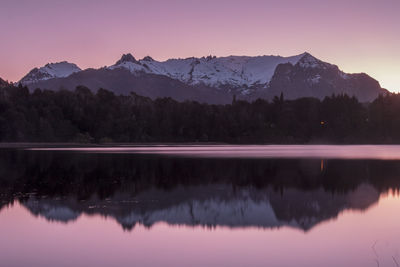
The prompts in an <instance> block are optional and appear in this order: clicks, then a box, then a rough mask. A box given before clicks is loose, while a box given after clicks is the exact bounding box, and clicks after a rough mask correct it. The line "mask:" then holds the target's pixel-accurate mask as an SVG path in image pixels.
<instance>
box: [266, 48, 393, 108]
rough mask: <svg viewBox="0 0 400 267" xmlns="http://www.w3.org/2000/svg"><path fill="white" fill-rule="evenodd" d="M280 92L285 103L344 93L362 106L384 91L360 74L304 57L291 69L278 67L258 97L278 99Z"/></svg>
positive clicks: (285, 65)
mask: <svg viewBox="0 0 400 267" xmlns="http://www.w3.org/2000/svg"><path fill="white" fill-rule="evenodd" d="M281 92H282V93H283V94H284V96H285V98H287V99H296V98H299V97H317V98H320V99H322V98H324V97H325V96H330V95H332V94H343V93H345V94H348V95H349V96H356V97H357V98H358V99H359V100H360V101H362V102H365V101H372V100H374V99H375V98H376V97H378V95H379V94H385V93H386V92H387V91H386V90H384V89H382V88H381V87H380V85H379V83H378V82H377V81H376V80H374V79H373V78H371V77H370V76H368V75H366V74H364V73H360V74H346V73H344V72H342V71H341V70H339V68H338V67H337V66H336V65H332V64H329V63H326V62H322V61H320V60H318V59H316V58H315V57H313V56H311V55H310V54H306V55H304V56H303V57H302V58H301V59H300V60H299V61H298V62H297V63H296V64H295V65H292V64H281V65H278V67H277V68H276V70H275V73H274V76H273V77H272V79H271V81H270V83H269V86H268V90H265V91H263V92H260V93H261V94H260V97H262V98H271V97H273V96H276V95H280V93H281Z"/></svg>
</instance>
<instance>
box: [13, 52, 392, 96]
mask: <svg viewBox="0 0 400 267" xmlns="http://www.w3.org/2000/svg"><path fill="white" fill-rule="evenodd" d="M19 83H21V84H23V85H26V86H27V87H28V88H29V89H30V90H34V89H36V88H41V89H50V90H59V89H67V90H74V89H75V88H76V86H79V85H83V86H86V87H88V88H90V89H91V90H93V91H97V90H98V89H99V88H104V89H108V90H110V91H113V92H114V93H116V94H129V93H130V92H135V93H137V94H139V95H143V96H147V97H151V98H157V97H171V98H173V99H176V100H178V101H184V100H196V101H199V102H206V103H215V104H222V103H230V102H231V101H232V98H233V96H234V95H235V96H236V97H237V98H238V99H244V100H249V101H251V100H255V99H257V98H264V99H272V98H273V97H274V96H279V95H280V94H281V93H282V94H283V95H284V97H285V98H286V99H296V98H300V97H317V98H320V99H322V98H324V97H325V96H330V95H332V94H342V93H346V94H348V95H350V96H356V97H357V98H358V99H359V100H360V101H362V102H367V101H372V100H373V99H375V98H376V97H377V96H378V95H379V94H385V93H386V92H387V90H385V89H383V88H381V86H380V85H379V83H378V81H376V80H374V79H373V78H371V77H370V76H368V75H367V74H364V73H360V74H347V73H344V72H343V71H341V70H340V69H339V68H338V67H337V66H336V65H333V64H330V63H327V62H323V61H321V60H319V59H317V58H315V57H314V56H312V55H311V54H309V53H307V52H305V53H303V54H300V55H296V56H291V57H281V56H256V57H248V56H228V57H215V56H208V57H202V58H195V57H192V58H186V59H169V60H166V61H156V60H154V59H153V58H151V57H149V56H146V57H144V58H143V59H140V60H137V59H136V58H135V57H133V56H132V55H131V54H124V55H122V57H121V58H120V59H119V60H118V61H117V62H116V63H115V64H113V65H111V66H107V67H103V68H99V69H86V70H82V69H80V68H79V67H78V66H77V65H76V64H73V63H69V62H66V61H63V62H59V63H49V64H46V65H45V66H43V67H40V68H35V69H33V70H31V71H30V72H29V73H28V74H27V75H25V76H24V77H23V78H22V79H21V80H20V81H19Z"/></svg>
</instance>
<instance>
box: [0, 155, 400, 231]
mask: <svg viewBox="0 0 400 267" xmlns="http://www.w3.org/2000/svg"><path fill="white" fill-rule="evenodd" d="M0 166H1V167H2V168H1V171H0V179H1V180H0V183H1V196H2V197H1V201H2V202H1V205H3V206H4V205H7V204H9V203H12V202H13V201H14V199H18V200H19V201H20V202H21V203H22V205H23V206H25V207H26V208H28V209H29V210H30V212H32V214H34V215H37V216H41V217H44V218H46V219H47V220H49V221H60V222H65V223H68V222H71V221H74V220H76V219H77V218H78V217H79V216H80V215H81V214H91V215H93V214H100V215H102V216H107V217H113V218H115V220H116V221H117V222H118V223H119V224H120V225H121V226H122V227H123V228H124V229H126V230H131V229H133V228H134V227H135V225H137V224H143V225H145V226H147V227H151V226H152V225H154V224H156V223H157V222H166V223H168V224H171V225H189V226H196V225H201V226H206V227H215V226H228V227H248V226H253V227H260V228H276V227H281V226H290V227H293V228H298V229H302V230H304V231H307V230H309V229H311V228H312V227H313V226H315V225H317V224H318V223H320V222H322V221H325V220H329V219H332V218H336V217H337V216H338V214H339V213H340V212H341V211H343V210H365V209H367V208H368V207H370V206H371V205H373V204H374V203H377V201H378V200H379V196H380V194H381V193H382V192H386V191H387V190H389V189H396V188H399V185H400V179H397V177H399V174H400V164H399V162H397V161H373V160H355V161H349V160H318V159H207V158H200V159H199V158H181V157H179V158H174V157H160V156H151V155H148V156H144V155H139V156H138V155H130V154H82V153H63V152H55V151H23V150H19V151H14V150H5V151H3V152H2V153H1V154H0Z"/></svg>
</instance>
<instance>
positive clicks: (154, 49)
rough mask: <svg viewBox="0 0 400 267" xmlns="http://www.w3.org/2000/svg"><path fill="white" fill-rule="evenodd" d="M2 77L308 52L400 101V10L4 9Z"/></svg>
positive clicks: (311, 4)
mask: <svg viewBox="0 0 400 267" xmlns="http://www.w3.org/2000/svg"><path fill="white" fill-rule="evenodd" d="M0 11H1V16H0V32H1V33H2V38H1V40H0V48H1V49H0V62H1V64H0V77H1V78H3V79H7V80H10V81H18V80H19V79H20V78H22V76H23V75H25V74H26V73H27V72H28V71H29V70H31V69H32V68H34V67H37V66H42V65H44V64H46V63H48V62H58V61H63V60H67V61H69V62H73V63H76V64H77V65H78V66H80V67H81V68H88V67H96V68H98V67H102V66H105V65H111V64H113V63H115V61H117V59H119V57H120V56H121V54H122V53H128V52H130V53H132V54H133V55H134V56H135V57H136V58H142V57H144V56H146V55H150V56H152V57H153V58H155V59H157V60H166V59H168V58H185V57H191V56H196V57H200V56H207V55H216V56H227V55H249V56H256V55H271V54H272V55H282V56H290V55H295V54H300V53H303V52H304V51H308V52H310V53H311V54H312V55H314V56H316V57H317V58H319V59H321V60H324V61H327V62H330V63H333V64H336V65H338V66H339V68H340V69H342V70H344V71H346V72H350V73H353V72H366V73H368V74H369V75H371V76H372V77H373V78H375V79H377V80H378V81H379V82H380V83H381V85H382V87H384V88H387V89H389V90H391V91H400V16H399V13H400V0H336V1H323V0H303V1H299V0H274V1H272V0H264V1H260V0H247V1H236V0H219V1H218V0H214V1H210V0H203V1H192V0H185V1H184V0H136V1H128V0H114V1H111V0H107V1H106V0H80V1H77V0H69V1H62V0H36V1H32V0H0Z"/></svg>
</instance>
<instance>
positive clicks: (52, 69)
mask: <svg viewBox="0 0 400 267" xmlns="http://www.w3.org/2000/svg"><path fill="white" fill-rule="evenodd" d="M78 71H81V69H80V68H79V67H78V66H77V65H76V64H74V63H69V62H67V61H61V62H56V63H47V64H46V65H44V66H43V67H41V68H34V69H32V70H31V71H30V72H29V73H28V74H27V75H26V76H25V77H23V78H22V79H21V80H20V82H21V83H23V84H28V83H33V82H36V81H40V80H48V79H52V78H63V77H68V76H69V75H71V74H72V73H75V72H78Z"/></svg>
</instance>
